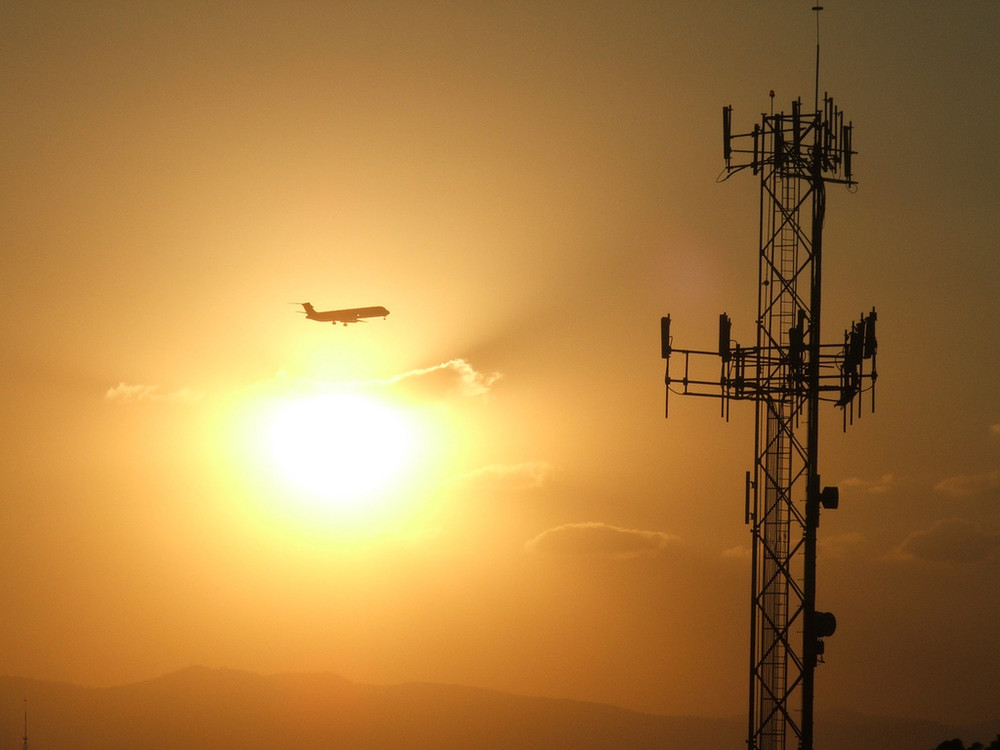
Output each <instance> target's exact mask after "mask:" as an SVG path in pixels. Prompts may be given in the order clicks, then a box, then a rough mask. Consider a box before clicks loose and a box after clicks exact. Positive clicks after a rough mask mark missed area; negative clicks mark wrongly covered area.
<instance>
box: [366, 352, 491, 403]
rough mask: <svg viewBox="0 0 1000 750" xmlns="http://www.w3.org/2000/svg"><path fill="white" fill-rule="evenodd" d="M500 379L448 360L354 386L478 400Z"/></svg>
mask: <svg viewBox="0 0 1000 750" xmlns="http://www.w3.org/2000/svg"><path fill="white" fill-rule="evenodd" d="M501 377H502V376H501V375H500V373H498V372H489V373H485V372H480V371H478V370H476V369H475V368H474V367H473V366H472V365H470V364H469V363H468V362H466V361H465V360H464V359H461V358H458V359H451V360H448V361H447V362H442V363H441V364H439V365H434V366H433V367H423V368H419V369H415V370H409V371H408V372H404V373H402V374H401V375H395V376H393V377H391V378H386V379H384V380H374V381H369V382H367V383H357V384H356V385H380V386H395V385H404V386H406V387H415V388H417V389H419V390H422V391H425V392H429V393H431V394H435V393H436V394H440V395H450V394H458V395H460V396H467V397H478V396H486V395H487V394H488V393H489V392H490V389H491V388H492V387H493V385H494V384H496V382H497V381H498V380H500V378H501Z"/></svg>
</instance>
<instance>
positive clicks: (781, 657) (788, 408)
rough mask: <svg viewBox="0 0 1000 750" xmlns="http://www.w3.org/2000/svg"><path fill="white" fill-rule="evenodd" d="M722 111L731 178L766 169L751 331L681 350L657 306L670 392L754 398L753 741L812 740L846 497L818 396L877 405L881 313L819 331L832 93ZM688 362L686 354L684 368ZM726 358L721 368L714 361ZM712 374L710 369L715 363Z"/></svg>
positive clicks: (836, 151) (842, 154)
mask: <svg viewBox="0 0 1000 750" xmlns="http://www.w3.org/2000/svg"><path fill="white" fill-rule="evenodd" d="M731 122H732V109H731V108H730V107H725V108H724V109H723V154H724V157H725V163H726V166H725V171H724V177H725V178H728V177H729V176H731V175H732V174H734V173H736V172H738V171H742V170H746V169H749V170H751V171H752V173H753V174H754V175H757V176H759V179H760V238H759V239H760V256H759V274H758V298H757V300H758V301H757V320H756V324H757V325H756V328H757V331H756V342H755V343H754V345H752V346H741V345H740V344H739V343H737V342H736V341H734V340H733V339H732V332H731V329H732V322H731V321H730V319H729V316H728V315H726V314H725V313H723V314H722V315H720V316H719V341H718V348H717V350H714V351H699V350H693V349H678V348H674V346H673V341H672V339H671V335H670V316H669V315H668V316H666V317H664V318H662V321H661V339H662V355H663V358H664V359H666V361H667V364H666V375H665V381H666V384H667V393H668V399H669V393H670V391H671V390H673V391H674V392H676V393H680V394H683V395H690V396H705V397H711V398H717V399H719V400H720V401H721V403H722V413H723V416H725V417H727V418H728V415H729V406H730V402H731V401H733V400H742V401H753V402H754V405H755V415H756V434H755V438H754V467H753V470H752V472H747V474H746V503H745V521H746V523H747V524H748V525H749V526H750V527H751V534H752V554H751V567H752V584H751V625H750V707H749V727H748V736H747V745H748V748H749V750H785V748H786V747H797V748H799V749H800V750H812V747H813V673H814V670H815V667H816V665H817V663H819V662H821V661H822V657H823V651H824V641H823V639H824V638H826V637H828V636H830V635H833V632H834V630H835V629H836V619H835V618H834V616H833V615H832V614H830V613H829V612H822V611H817V610H816V606H815V605H816V530H817V527H818V526H819V515H820V509H821V508H826V509H833V508H836V507H837V504H838V492H837V488H836V487H825V488H821V486H820V475H819V472H818V468H817V462H818V452H819V409H820V403H821V402H823V401H830V402H833V403H834V404H836V405H837V406H838V407H840V408H841V409H842V410H843V412H844V427H845V429H846V426H847V424H848V421H851V422H853V420H854V418H855V416H856V415H857V416H860V414H861V395H862V394H863V393H864V392H870V393H871V406H872V410H874V406H875V401H874V385H875V380H876V378H877V373H876V368H875V359H876V349H877V342H876V337H875V322H876V314H875V311H874V309H873V310H872V311H871V312H870V313H868V314H862V315H861V316H860V318H859V320H858V321H857V322H855V323H853V324H852V325H851V327H850V328H848V329H847V330H846V331H845V333H844V339H843V342H838V343H836V344H823V343H821V339H820V303H821V295H822V263H821V260H822V240H823V220H824V217H825V213H826V185H827V183H842V184H845V185H847V186H854V184H855V183H854V180H853V176H852V170H851V159H852V156H853V155H854V153H855V152H854V151H853V150H852V148H851V137H852V131H853V128H852V125H851V124H850V123H846V124H845V122H844V117H843V114H842V113H841V111H840V110H839V109H838V108H837V107H836V105H835V104H834V102H833V100H832V99H831V98H829V97H824V99H823V101H822V106H820V103H819V101H818V96H817V106H816V107H815V108H814V110H813V111H811V112H807V111H803V107H802V102H801V100H798V101H794V102H792V108H791V112H790V113H787V114H786V113H784V112H779V113H777V114H775V113H774V111H773V93H772V111H771V113H770V114H763V115H762V116H761V121H760V123H759V124H757V125H755V126H754V128H753V130H752V131H750V132H748V133H741V134H734V133H733V132H732V125H731ZM678 365H680V366H678ZM716 366H717V367H719V369H718V370H715V367H716ZM713 371H715V372H718V376H717V377H715V375H714V372H713Z"/></svg>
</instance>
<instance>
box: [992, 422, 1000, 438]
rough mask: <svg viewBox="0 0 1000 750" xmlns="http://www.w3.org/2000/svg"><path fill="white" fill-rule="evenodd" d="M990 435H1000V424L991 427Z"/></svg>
mask: <svg viewBox="0 0 1000 750" xmlns="http://www.w3.org/2000/svg"><path fill="white" fill-rule="evenodd" d="M990 434H991V435H1000V422H997V423H996V424H991V425H990Z"/></svg>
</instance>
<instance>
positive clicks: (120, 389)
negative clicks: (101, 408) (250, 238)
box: [104, 383, 204, 404]
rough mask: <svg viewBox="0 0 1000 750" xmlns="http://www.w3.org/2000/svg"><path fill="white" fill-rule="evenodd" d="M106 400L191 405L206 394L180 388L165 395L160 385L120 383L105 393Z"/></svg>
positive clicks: (120, 402) (125, 402)
mask: <svg viewBox="0 0 1000 750" xmlns="http://www.w3.org/2000/svg"><path fill="white" fill-rule="evenodd" d="M104 398H105V399H106V400H108V401H113V402H115V403H119V404H129V403H138V402H142V401H159V402H167V403H175V404H190V403H194V402H196V401H200V400H201V399H202V398H204V394H202V393H200V392H198V391H195V390H193V389H191V388H180V389H178V390H176V391H169V392H166V393H164V392H163V391H161V390H160V386H158V385H143V384H128V383H119V384H118V385H116V386H115V387H114V388H109V389H108V390H107V391H106V392H105V393H104Z"/></svg>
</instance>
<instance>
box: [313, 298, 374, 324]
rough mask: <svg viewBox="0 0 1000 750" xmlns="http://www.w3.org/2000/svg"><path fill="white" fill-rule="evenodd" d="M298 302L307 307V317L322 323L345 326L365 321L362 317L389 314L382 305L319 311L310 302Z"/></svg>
mask: <svg viewBox="0 0 1000 750" xmlns="http://www.w3.org/2000/svg"><path fill="white" fill-rule="evenodd" d="M296 304H299V305H302V307H303V308H305V314H306V317H307V318H309V320H317V321H319V322H320V323H333V324H334V325H337V323H343V324H344V325H345V326H346V325H347V324H348V323H364V322H365V321H364V320H362V318H379V317H381V318H383V319H384V318H385V316H386V315H388V314H389V311H388V310H386V309H385V308H384V307H382V306H381V305H379V306H377V307H351V308H348V309H346V310H321V311H318V310H316V308H314V307H313V306H312V305H311V304H309V303H308V302H298V303H296Z"/></svg>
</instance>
